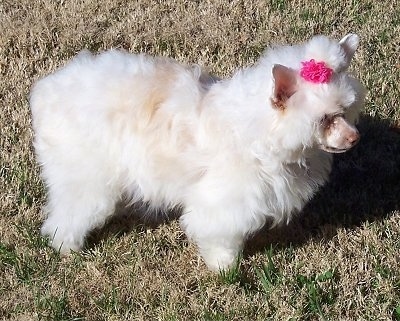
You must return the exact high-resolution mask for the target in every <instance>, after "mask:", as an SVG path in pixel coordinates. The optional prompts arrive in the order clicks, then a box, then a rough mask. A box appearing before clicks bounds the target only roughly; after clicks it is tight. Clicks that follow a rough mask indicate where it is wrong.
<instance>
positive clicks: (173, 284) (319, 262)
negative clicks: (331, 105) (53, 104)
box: [0, 0, 400, 321]
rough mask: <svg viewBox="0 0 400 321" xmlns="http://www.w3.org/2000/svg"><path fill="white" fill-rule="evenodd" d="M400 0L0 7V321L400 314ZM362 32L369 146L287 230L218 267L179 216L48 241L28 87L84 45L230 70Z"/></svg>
mask: <svg viewBox="0 0 400 321" xmlns="http://www.w3.org/2000/svg"><path fill="white" fill-rule="evenodd" d="M399 8H400V6H399V3H398V1H397V0H392V1H389V0H386V1H380V2H378V1H372V0H365V1H358V0H352V1H339V0H333V1H329V2H323V1H317V0H304V1H301V2H298V1H284V0H266V1H259V0H248V1H230V2H227V1H222V0H216V1H212V2H210V1H204V2H199V1H181V0H177V1H171V0H166V1H153V2H150V1H144V0H139V1H131V2H123V1H119V0H104V1H100V2H95V1H77V0H71V1H52V0H40V1H28V0H21V1H11V0H3V1H1V2H0V31H1V32H0V75H1V76H0V77H1V78H0V79H1V81H0V131H1V135H0V144H1V152H0V320H85V321H86V320H87V321H89V320H400V305H399V302H400V254H399V253H400V223H399V222H400V212H399V210H400V183H399V182H400V135H399V133H400V108H399V102H398V100H399V94H400V92H399V85H398V84H399V83H400V61H399V50H400V47H399V44H400V36H399V35H400V18H399V17H400V9H399ZM348 32H356V33H358V34H359V35H360V37H361V41H362V42H361V45H360V48H359V50H358V51H357V53H356V56H355V58H354V61H353V65H352V70H353V72H354V74H355V75H356V76H357V77H359V78H360V79H361V81H362V82H363V84H364V85H365V86H366V87H367V89H368V95H367V104H366V109H365V113H364V115H363V117H362V118H361V122H360V126H359V128H360V132H361V134H362V140H361V142H360V144H359V145H358V146H357V147H356V148H355V149H354V150H352V151H351V152H349V153H346V154H344V155H338V157H335V163H334V169H333V172H332V175H331V180H330V183H329V184H327V185H326V186H325V187H324V188H323V189H322V190H321V191H320V193H318V195H316V197H315V198H314V199H313V200H312V201H311V202H310V203H309V204H308V205H307V206H306V208H305V209H304V211H303V212H302V213H301V214H300V215H299V216H298V217H296V218H295V219H294V220H293V222H292V223H291V224H290V225H288V226H283V227H280V228H276V229H272V230H269V229H267V228H266V229H264V230H263V231H261V232H260V233H259V234H258V235H256V236H254V238H253V239H252V240H251V241H250V242H249V244H248V246H247V248H246V249H245V251H244V254H243V259H242V260H241V261H240V263H239V262H238V264H237V266H235V267H234V268H233V269H232V270H230V271H225V272H221V274H220V275H218V274H215V273H211V272H209V271H207V269H206V267H205V266H204V264H203V263H202V261H201V260H200V259H199V258H198V256H197V253H196V249H195V247H194V246H193V245H192V244H190V243H188V241H187V240H186V238H185V236H184V235H183V233H182V231H181V230H180V229H179V226H178V224H177V222H176V221H171V222H169V223H166V224H162V225H160V226H158V227H151V226H143V225H141V224H138V223H137V222H136V221H135V220H134V219H132V218H131V217H122V218H121V217H119V218H115V219H114V220H113V221H111V222H110V223H109V224H107V226H105V227H104V228H102V229H101V230H99V231H96V232H94V233H93V235H92V236H91V238H90V239H89V242H88V247H87V249H86V250H85V251H83V252H81V253H74V254H72V255H70V256H68V257H61V256H59V255H58V253H57V252H55V251H53V250H51V249H50V248H48V247H47V246H46V243H45V240H43V239H42V238H41V237H40V235H39V228H40V225H41V223H42V218H41V208H42V206H43V204H44V201H45V190H44V188H43V185H42V183H41V181H40V177H39V170H38V168H37V166H36V163H35V159H34V155H33V149H32V143H31V142H32V131H31V125H30V112H29V106H28V98H27V97H28V95H29V90H30V87H31V86H32V83H33V82H34V81H35V80H36V79H38V78H40V77H42V76H44V75H46V74H48V73H49V72H52V71H53V70H55V69H56V68H57V67H59V66H62V65H63V64H64V63H65V62H66V61H67V60H68V59H70V58H71V57H73V56H74V55H75V54H76V53H77V52H78V51H79V50H81V49H83V48H88V49H90V50H92V51H95V52H97V51H100V50H103V49H109V48H125V49H127V50H129V51H131V52H146V53H149V54H153V55H165V56H171V57H173V58H176V59H178V60H179V61H182V62H186V63H199V64H200V65H203V66H207V67H208V68H209V69H210V71H211V72H213V73H215V74H216V75H218V76H221V77H225V76H229V75H231V74H232V72H233V71H234V70H235V69H237V68H238V67H241V66H246V65H248V64H251V63H253V62H254V61H255V60H256V59H257V57H258V56H259V55H260V54H261V53H262V50H263V49H264V48H265V47H266V46H267V45H269V44H272V43H297V42H301V41H303V40H306V39H308V38H309V37H311V36H312V35H313V34H317V33H323V34H327V35H330V36H332V37H335V38H340V37H342V36H344V35H345V34H346V33H348Z"/></svg>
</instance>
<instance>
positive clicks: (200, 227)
mask: <svg viewBox="0 0 400 321" xmlns="http://www.w3.org/2000/svg"><path fill="white" fill-rule="evenodd" d="M185 212H186V213H185V214H184V215H183V216H182V217H181V219H180V222H181V226H182V228H183V229H184V231H185V232H186V234H187V235H188V237H189V239H191V240H192V241H194V242H195V243H196V245H197V246H198V248H199V252H200V255H201V256H202V258H203V259H204V261H205V263H206V264H207V266H208V267H209V268H210V269H211V270H214V271H218V270H223V269H227V268H229V267H231V266H232V265H233V264H234V263H235V261H236V258H237V256H238V254H239V253H240V251H241V250H242V247H243V243H244V238H245V233H244V231H243V226H240V224H238V222H237V221H236V219H235V217H234V215H232V213H231V212H230V210H229V208H224V209H221V208H219V209H218V208H193V207H192V208H187V209H186V211H185Z"/></svg>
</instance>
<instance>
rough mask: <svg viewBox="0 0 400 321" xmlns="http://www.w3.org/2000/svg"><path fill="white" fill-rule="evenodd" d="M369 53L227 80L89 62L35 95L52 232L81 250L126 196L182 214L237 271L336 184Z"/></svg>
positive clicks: (211, 259)
mask: <svg viewBox="0 0 400 321" xmlns="http://www.w3.org/2000/svg"><path fill="white" fill-rule="evenodd" d="M358 42H359V38H358V36H357V35H355V34H349V35H347V36H346V37H344V38H343V39H342V40H341V41H340V42H336V41H333V40H330V39H328V38H326V37H324V36H316V37H314V38H312V39H311V40H310V41H309V42H307V43H305V44H303V45H299V46H282V47H276V48H272V49H268V50H267V51H266V52H265V54H264V55H263V56H262V57H261V59H260V60H259V62H258V63H257V64H256V65H254V66H252V67H249V68H246V69H243V70H240V71H238V72H236V73H235V74H234V75H233V77H232V78H230V79H226V80H216V79H214V78H212V77H210V76H209V75H208V74H207V73H205V72H203V71H201V70H200V68H199V67H196V66H195V67H188V66H182V65H181V64H178V63H177V62H175V61H173V60H170V59H166V58H152V57H148V56H144V55H131V54H128V53H126V52H121V51H116V50H111V51H107V52H105V53H102V54H100V55H97V56H93V55H92V54H90V53H89V52H87V51H84V52H82V53H80V54H79V55H78V56H77V57H76V58H75V59H74V60H72V61H71V62H70V63H69V64H67V65H66V66H65V67H64V68H62V69H60V70H58V71H56V72H55V73H54V74H52V75H49V76H47V77H45V78H44V79H42V80H40V81H38V82H37V83H36V85H35V86H34V88H33V90H32V93H31V100H30V102H31V108H32V115H33V127H34V131H35V148H36V153H37V157H38V161H39V163H40V165H41V166H42V172H43V178H44V181H45V182H46V185H47V188H48V203H47V206H46V208H45V212H46V214H47V215H48V217H47V220H46V221H45V223H44V225H43V227H42V233H43V235H46V236H49V238H50V239H51V244H52V246H53V247H54V248H56V249H59V250H60V251H61V252H68V251H69V250H75V251H77V250H79V249H80V248H81V247H82V246H83V244H84V239H85V236H86V235H87V234H88V232H89V231H90V230H92V229H93V228H95V227H98V226H100V225H101V224H103V223H104V222H105V221H106V219H107V218H109V217H110V216H111V215H112V214H113V212H114V210H115V205H116V203H118V202H119V201H120V200H121V199H122V198H127V199H128V200H129V202H137V201H143V202H145V203H147V204H148V205H149V208H150V210H159V209H168V208H172V207H176V206H179V207H181V208H182V209H183V211H182V215H181V217H180V223H181V226H182V228H183V229H184V231H185V232H186V234H187V236H188V237H189V238H190V239H192V240H193V241H194V242H195V243H196V244H197V246H198V248H199V251H200V253H201V255H202V257H203V258H204V260H205V262H206V263H207V265H208V266H209V267H210V268H211V269H218V268H227V267H229V266H230V265H231V264H232V263H233V262H234V261H235V257H236V256H237V254H238V253H239V252H240V250H241V248H242V246H243V243H244V240H245V239H246V237H248V236H249V235H250V234H252V233H254V232H255V231H257V230H258V229H260V228H261V227H262V226H263V224H264V223H265V222H266V219H267V218H271V219H272V220H273V221H274V222H275V223H279V222H287V221H288V220H289V219H290V217H291V216H292V215H293V213H295V212H298V211H300V210H301V209H302V207H303V206H304V204H305V203H306V202H307V201H308V200H310V198H311V197H312V196H313V194H314V193H315V192H316V191H317V190H318V187H319V186H321V185H322V184H324V183H325V182H326V180H327V178H328V175H329V173H330V169H331V154H330V153H340V152H344V151H346V150H348V149H349V148H351V147H352V146H354V145H355V144H356V143H357V141H358V139H359V134H358V131H357V129H356V128H355V127H354V125H353V124H354V122H355V121H356V120H357V117H358V113H359V110H360V108H361V107H362V105H363V102H364V90H363V88H362V86H361V84H360V83H359V82H358V81H357V80H356V79H354V78H352V77H351V76H349V75H348V74H347V73H346V70H347V68H348V66H349V64H350V61H351V59H352V57H353V54H354V52H355V50H356V48H357V46H358Z"/></svg>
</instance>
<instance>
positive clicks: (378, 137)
mask: <svg viewBox="0 0 400 321" xmlns="http://www.w3.org/2000/svg"><path fill="white" fill-rule="evenodd" d="M358 128H359V130H360V133H361V141H360V143H359V144H358V145H357V146H356V147H355V148H354V149H352V150H351V151H349V152H347V153H344V154H338V155H335V157H334V163H333V169H332V173H331V175H330V180H329V183H328V184H326V185H325V186H324V187H323V188H322V189H321V190H320V191H319V192H318V193H317V194H316V195H315V197H314V198H313V199H312V200H311V201H310V202H309V203H308V204H307V205H306V207H305V208H304V209H303V211H302V212H301V213H299V214H298V215H296V217H295V218H294V219H293V220H292V221H291V222H290V223H289V224H288V225H284V226H280V227H276V228H273V229H270V227H269V226H268V225H266V226H265V227H264V228H263V229H261V230H260V231H259V232H258V233H256V234H255V235H253V236H252V237H251V238H250V239H249V240H248V242H247V245H246V247H245V255H251V254H253V253H255V252H258V251H262V250H263V249H265V248H269V247H270V246H271V245H274V246H278V247H280V246H287V245H289V244H291V245H293V246H297V245H301V244H303V243H304V242H306V241H307V240H310V239H312V238H316V239H319V240H321V239H322V240H324V239H326V240H328V239H330V238H332V237H333V236H334V235H335V234H336V231H337V229H338V228H340V227H354V226H359V225H361V224H362V223H363V222H365V221H376V220H381V219H383V218H385V217H387V216H388V215H391V213H393V211H395V210H399V209H400V128H399V127H394V126H391V125H390V123H389V121H386V120H380V119H378V118H373V117H370V116H363V117H362V118H361V119H360V123H359V125H358ZM117 213H118V214H117V215H115V216H113V217H112V218H111V220H110V221H109V222H108V223H107V224H106V225H105V226H103V227H102V228H100V229H98V230H96V231H94V232H93V233H92V234H91V236H90V237H89V239H88V243H89V246H91V245H93V243H98V242H99V241H100V240H102V239H104V238H107V237H109V236H110V235H114V236H115V235H120V234H125V233H129V232H131V231H132V230H134V229H135V230H138V229H139V230H141V229H152V228H156V227H157V226H159V225H160V224H163V223H165V222H167V221H168V220H171V219H176V217H177V216H178V215H179V210H178V211H172V212H170V213H169V215H168V217H166V216H164V215H158V216H157V215H156V216H147V215H146V214H145V213H146V206H145V204H136V205H134V206H132V207H125V206H120V207H119V209H118V211H117Z"/></svg>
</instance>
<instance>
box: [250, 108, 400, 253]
mask: <svg viewBox="0 0 400 321" xmlns="http://www.w3.org/2000/svg"><path fill="white" fill-rule="evenodd" d="M358 129H359V131H360V133H361V140H360V143H359V144H358V145H357V146H356V147H355V148H354V149H353V150H351V151H350V152H348V153H344V154H338V155H335V157H334V163H333V168H332V173H331V175H330V180H329V183H328V184H326V185H325V186H324V187H323V188H322V189H321V190H320V191H319V192H318V193H317V195H316V196H315V197H314V198H313V199H312V200H311V201H310V202H309V203H308V204H307V205H306V207H305V208H304V209H303V211H302V212H301V213H299V214H298V215H297V216H296V217H295V218H294V219H293V221H292V222H291V223H290V224H289V225H287V226H281V227H279V228H275V229H272V230H269V228H268V227H265V228H263V229H262V230H261V231H259V232H258V233H257V234H256V235H254V237H253V238H252V239H250V240H249V242H248V246H247V250H246V252H248V254H251V253H254V252H255V251H259V250H262V249H263V248H265V247H268V246H269V244H276V245H278V246H279V245H283V246H284V245H288V244H293V245H300V244H302V243H304V242H306V241H307V240H309V239H310V238H317V239H330V238H331V237H332V236H334V235H335V234H336V230H337V228H339V227H352V226H359V225H361V224H362V223H363V222H366V221H376V220H381V219H384V218H385V217H387V216H389V215H391V213H393V211H396V210H399V209H400V128H398V127H397V128H395V127H392V126H391V125H390V122H389V121H386V120H380V119H378V118H372V117H370V116H363V117H362V118H361V119H360V123H359V125H358Z"/></svg>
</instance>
